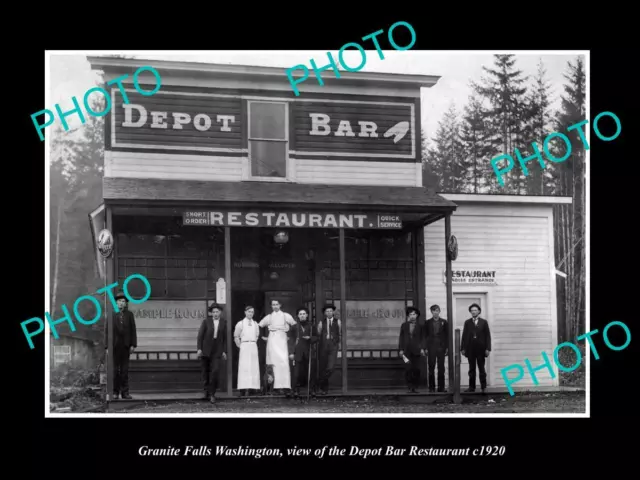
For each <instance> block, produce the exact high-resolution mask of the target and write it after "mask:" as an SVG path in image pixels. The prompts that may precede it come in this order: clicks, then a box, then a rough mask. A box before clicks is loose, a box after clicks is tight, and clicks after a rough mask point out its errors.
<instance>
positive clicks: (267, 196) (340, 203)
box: [103, 177, 456, 223]
mask: <svg viewBox="0 0 640 480" xmlns="http://www.w3.org/2000/svg"><path fill="white" fill-rule="evenodd" d="M103 196H104V201H105V203H107V204H110V205H114V206H115V205H118V204H120V205H123V204H126V205H129V206H131V207H133V206H135V205H137V206H139V207H147V208H148V207H161V206H164V207H173V208H176V207H178V208H179V207H180V206H183V207H185V206H188V207H197V206H202V207H205V206H213V205H216V204H217V205H224V206H227V207H229V206H233V207H253V208H255V207H256V206H258V205H259V206H263V207H265V208H273V207H280V208H290V209H300V208H305V209H306V208H309V209H335V210H339V209H345V208H350V209H358V210H363V211H379V212H389V213H403V214H405V215H407V214H409V215H411V216H413V217H414V218H415V220H416V221H420V222H421V223H430V222H431V221H434V220H436V219H438V218H442V216H443V215H446V214H447V213H450V212H453V211H454V210H455V209H456V204H455V203H454V202H452V201H450V200H447V199H445V198H444V197H442V196H440V195H438V194H437V193H436V192H435V191H434V190H432V189H428V188H420V187H387V186H364V185H314V184H299V183H285V184H283V183H275V182H273V183H271V182H210V181H208V182H202V181H194V180H159V179H138V178H110V177H107V178H104V180H103ZM148 213H150V212H148Z"/></svg>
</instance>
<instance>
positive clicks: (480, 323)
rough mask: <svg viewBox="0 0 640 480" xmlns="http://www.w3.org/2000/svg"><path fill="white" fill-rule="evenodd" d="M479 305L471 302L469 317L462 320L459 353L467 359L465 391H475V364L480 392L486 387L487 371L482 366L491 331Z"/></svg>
mask: <svg viewBox="0 0 640 480" xmlns="http://www.w3.org/2000/svg"><path fill="white" fill-rule="evenodd" d="M481 311H482V310H481V308H480V305H478V304H477V303H473V304H471V305H470V306H469V312H470V313H471V318H469V319H467V320H466V321H465V322H464V327H463V329H462V339H461V340H460V353H462V355H464V356H465V357H467V359H468V360H469V388H467V389H466V390H465V392H475V391H476V364H477V365H478V370H480V387H481V388H482V393H484V392H485V389H486V388H487V372H486V370H485V368H484V364H485V360H486V357H488V356H489V352H490V351H491V331H490V330H489V322H487V321H486V320H485V319H484V318H480V312H481Z"/></svg>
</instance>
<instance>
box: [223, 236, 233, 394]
mask: <svg viewBox="0 0 640 480" xmlns="http://www.w3.org/2000/svg"><path fill="white" fill-rule="evenodd" d="M224 277H225V278H224V281H225V283H226V288H225V290H226V302H227V304H226V305H225V311H226V313H225V317H226V319H227V362H226V363H227V394H228V395H229V396H231V395H233V370H232V367H233V348H232V345H233V339H232V338H231V334H232V331H233V315H232V310H231V227H224Z"/></svg>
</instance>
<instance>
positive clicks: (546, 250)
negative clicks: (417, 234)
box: [425, 202, 559, 387]
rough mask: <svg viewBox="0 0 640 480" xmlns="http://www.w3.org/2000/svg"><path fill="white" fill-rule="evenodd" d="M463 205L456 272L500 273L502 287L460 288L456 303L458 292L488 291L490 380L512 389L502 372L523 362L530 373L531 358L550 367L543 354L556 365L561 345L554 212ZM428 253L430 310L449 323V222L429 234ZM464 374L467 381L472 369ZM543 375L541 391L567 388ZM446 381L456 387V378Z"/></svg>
mask: <svg viewBox="0 0 640 480" xmlns="http://www.w3.org/2000/svg"><path fill="white" fill-rule="evenodd" d="M457 203H458V209H457V211H456V212H455V213H454V215H453V216H452V221H451V224H452V234H453V235H455V236H456V237H457V238H458V244H459V254H458V259H457V260H456V261H455V262H453V268H454V269H497V270H498V274H497V282H498V285H496V286H489V285H487V286H483V285H456V284H454V285H453V292H454V297H455V293H456V292H461V293H463V292H465V293H466V292H469V293H480V292H483V291H486V292H488V297H487V303H488V305H487V308H485V309H484V310H483V312H482V313H481V316H483V317H484V318H486V319H487V320H488V321H489V324H490V327H491V334H492V352H491V357H490V369H489V370H488V371H487V376H488V381H489V384H490V385H491V386H504V385H505V383H504V380H503V378H502V375H501V373H500V370H501V369H502V368H504V367H507V366H509V365H511V364H516V363H517V364H520V365H522V366H523V368H524V360H525V359H526V358H528V359H529V360H530V361H531V363H532V365H533V367H537V366H539V365H542V354H541V352H546V353H547V355H548V356H549V358H551V359H552V358H553V350H554V348H555V346H556V344H557V330H556V329H557V325H556V317H555V308H556V305H555V292H554V289H555V278H553V277H552V270H553V265H554V260H553V255H552V253H553V252H552V250H551V246H550V238H552V235H553V232H552V231H551V226H552V223H551V221H550V219H551V215H552V206H551V205H527V204H515V205H514V204H504V205H489V204H483V205H472V204H465V203H463V202H457ZM425 253H426V257H425V263H426V265H425V278H426V299H427V306H428V305H432V304H434V303H435V304H438V305H440V306H441V308H442V313H441V314H442V316H443V317H445V318H447V319H449V317H450V314H449V313H448V312H447V311H446V304H447V302H446V288H445V284H444V283H443V275H442V271H443V270H444V269H445V249H444V221H443V220H441V221H438V222H435V223H433V224H431V225H429V226H427V227H426V228H425ZM428 314H429V312H427V315H428ZM451 320H453V318H451ZM460 328H461V334H462V327H461V326H460ZM452 332H453V328H452ZM552 361H553V360H552ZM445 366H446V363H445ZM462 370H463V371H461V375H462V377H463V378H464V379H466V378H467V375H468V372H467V371H466V370H467V368H466V366H465V368H463V369H462ZM514 375H515V371H511V372H509V377H510V378H511V377H513V376H514ZM536 375H537V378H538V381H539V382H540V383H539V385H558V384H559V383H558V377H557V376H556V379H552V378H551V376H550V375H549V372H548V371H547V370H546V369H545V370H540V371H538V372H536ZM556 375H557V369H556ZM445 378H446V379H447V380H448V373H447V374H446V375H445ZM477 381H478V380H477ZM533 385H534V384H533V381H532V379H531V377H530V376H529V374H528V373H525V376H524V378H523V379H522V380H520V381H519V382H518V383H517V386H519V387H526V386H533Z"/></svg>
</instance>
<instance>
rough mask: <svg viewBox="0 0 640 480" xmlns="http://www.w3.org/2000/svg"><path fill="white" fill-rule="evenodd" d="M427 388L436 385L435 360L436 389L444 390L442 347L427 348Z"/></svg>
mask: <svg viewBox="0 0 640 480" xmlns="http://www.w3.org/2000/svg"><path fill="white" fill-rule="evenodd" d="M428 355H429V388H432V389H435V387H436V375H435V373H436V362H437V364H438V390H444V348H430V349H429V353H428Z"/></svg>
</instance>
